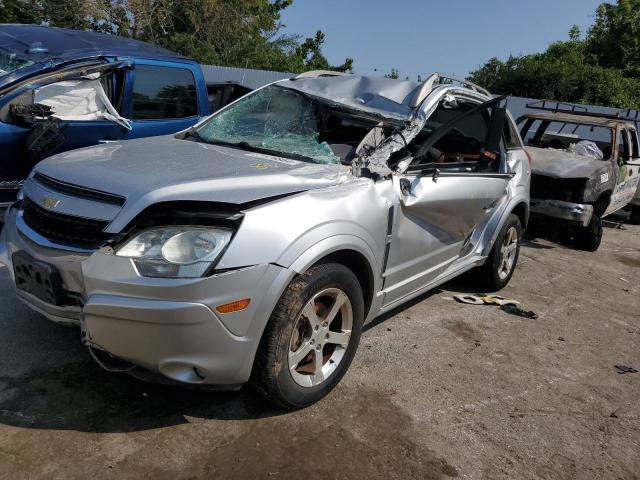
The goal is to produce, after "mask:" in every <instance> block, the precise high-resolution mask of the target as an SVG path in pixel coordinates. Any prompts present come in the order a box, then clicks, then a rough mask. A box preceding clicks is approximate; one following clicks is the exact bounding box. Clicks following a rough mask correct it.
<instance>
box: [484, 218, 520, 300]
mask: <svg viewBox="0 0 640 480" xmlns="http://www.w3.org/2000/svg"><path fill="white" fill-rule="evenodd" d="M521 241H522V225H520V219H519V218H518V217H517V216H516V215H514V214H510V215H509V217H508V218H507V221H506V222H505V224H504V226H503V227H502V230H500V233H499V234H498V237H497V238H496V243H495V244H494V245H493V248H492V249H491V253H490V254H489V256H488V257H487V260H486V261H485V263H484V265H483V266H482V267H480V269H479V270H478V275H477V278H478V280H479V282H480V284H481V286H482V287H484V288H485V289H486V290H487V291H493V292H495V291H498V290H501V289H503V288H504V287H505V286H506V285H507V284H508V283H509V280H511V277H512V276H513V272H514V270H515V269H516V264H517V263H518V256H519V255H520V243H521Z"/></svg>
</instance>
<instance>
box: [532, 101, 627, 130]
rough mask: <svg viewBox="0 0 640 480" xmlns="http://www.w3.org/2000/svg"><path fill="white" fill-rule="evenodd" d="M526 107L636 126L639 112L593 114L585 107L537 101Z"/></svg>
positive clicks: (625, 111) (620, 111) (621, 111)
mask: <svg viewBox="0 0 640 480" xmlns="http://www.w3.org/2000/svg"><path fill="white" fill-rule="evenodd" d="M526 106H527V108H531V109H534V110H545V111H547V112H553V113H568V114H571V115H581V116H587V117H597V118H610V119H612V120H627V121H629V122H634V123H635V124H636V125H637V124H638V123H639V122H640V111H638V110H636V109H633V108H627V109H622V110H618V111H617V112H614V113H603V112H593V111H589V107H588V106H586V105H577V104H575V103H567V102H559V101H557V100H538V101H535V102H531V103H527V105H526Z"/></svg>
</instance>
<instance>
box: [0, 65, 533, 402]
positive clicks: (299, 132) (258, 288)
mask: <svg viewBox="0 0 640 480" xmlns="http://www.w3.org/2000/svg"><path fill="white" fill-rule="evenodd" d="M529 182H530V165H529V161H528V158H527V154H526V153H525V151H524V149H523V145H522V141H521V139H520V136H519V134H518V132H517V130H516V128H515V126H514V123H513V120H512V118H511V116H510V115H509V114H508V112H507V110H506V106H505V99H504V98H503V97H500V98H492V97H491V96H490V95H489V93H488V92H486V91H485V90H483V89H481V88H480V87H477V86H475V85H473V84H469V83H468V82H463V81H459V80H455V79H451V78H447V77H443V76H440V75H438V74H434V75H432V76H431V77H429V79H427V80H426V81H425V82H424V83H420V84H417V83H414V82H410V81H397V80H391V79H386V78H374V77H361V76H354V75H336V74H334V73H332V72H312V73H307V74H302V75H299V76H298V77H295V78H291V79H288V80H284V81H281V82H277V83H274V84H271V85H268V86H266V87H264V88H261V89H259V90H257V91H255V92H253V93H251V94H249V95H247V96H245V97H243V98H241V99H239V100H237V101H236V102H235V103H232V104H231V105H229V106H227V107H226V108H224V109H223V110H221V111H220V112H218V113H216V114H215V115H213V116H211V117H209V118H208V119H206V120H205V121H203V122H201V123H200V124H198V125H196V126H195V127H193V128H191V129H189V130H188V131H184V132H181V133H180V134H178V135H175V136H164V137H156V138H147V139H143V140H130V141H126V142H121V143H109V144H105V145H101V146H97V147H90V148H85V149H81V150H75V151H71V152H67V153H63V154H60V155H57V156H54V157H51V158H50V159H48V160H45V161H43V162H42V163H40V164H39V165H38V166H37V167H36V169H35V170H34V172H33V173H32V174H31V176H30V178H29V179H28V180H27V182H26V184H25V186H24V188H23V191H22V195H21V198H20V200H18V202H16V203H15V204H14V205H13V206H12V207H11V208H10V209H9V210H8V212H7V215H6V226H5V228H4V230H3V232H2V237H1V242H0V261H2V262H3V263H4V264H6V265H7V266H8V268H9V271H10V272H11V275H12V278H13V280H14V282H15V285H16V292H17V294H18V296H19V298H20V299H21V300H23V301H24V302H25V303H26V304H27V305H28V306H30V307H31V308H33V309H34V310H36V311H38V312H41V313H42V314H43V315H45V316H46V317H48V318H49V319H51V320H53V321H57V322H65V323H72V324H80V326H81V330H82V338H83V341H84V342H85V344H86V345H87V346H88V347H89V349H90V351H91V353H92V355H93V356H94V357H95V359H96V360H97V361H98V362H99V363H101V364H102V365H103V366H105V367H107V368H109V369H117V370H122V371H129V372H130V373H132V374H133V375H136V376H139V377H144V378H152V379H163V380H165V381H177V382H183V383H190V384H208V385H216V386H218V387H224V388H228V389H232V388H238V387H239V386H240V385H241V384H243V383H245V382H247V381H249V380H251V382H252V383H253V384H254V385H255V386H257V387H258V389H259V390H260V391H262V392H263V393H264V394H266V395H267V396H268V397H269V398H270V399H271V400H273V401H274V402H276V403H278V404H280V405H282V406H285V407H287V408H300V407H304V406H306V405H309V404H311V403H313V402H315V401H317V400H319V399H320V398H322V397H323V396H324V395H326V394H327V393H328V392H329V391H331V389H333V388H334V387H335V385H336V384H337V383H338V382H339V381H340V379H341V378H342V376H343V375H344V374H345V372H346V371H347V369H348V368H349V364H350V363H351V360H352V359H353V356H354V354H355V352H356V349H357V346H358V342H359V339H360V333H361V330H362V325H363V323H366V322H367V321H370V320H372V319H373V318H375V317H377V316H378V315H380V314H382V313H384V312H387V311H389V310H391V309H393V308H395V307H397V306H399V305H401V304H403V303H405V302H407V301H408V300H410V299H412V298H414V297H416V296H418V295H420V294H422V293H423V292H426V291H427V290H430V289H432V288H434V287H435V286H437V285H440V284H442V283H444V282H446V281H447V280H450V279H452V278H453V277H455V276H457V275H460V274H461V273H463V272H466V271H468V270H471V269H474V268H475V269H476V271H477V273H478V275H477V278H478V280H479V282H480V284H481V285H480V284H479V286H478V289H486V290H498V289H500V288H502V287H504V286H505V285H506V284H507V283H508V282H509V279H510V278H511V275H512V274H513V271H514V269H515V266H516V262H517V259H518V252H519V247H520V239H521V236H522V230H523V229H524V228H525V227H526V224H527V219H528V215H529Z"/></svg>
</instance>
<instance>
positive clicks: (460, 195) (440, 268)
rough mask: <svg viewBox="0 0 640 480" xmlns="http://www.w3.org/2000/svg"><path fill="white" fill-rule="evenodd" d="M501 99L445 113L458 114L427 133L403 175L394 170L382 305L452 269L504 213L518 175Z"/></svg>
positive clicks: (484, 237) (452, 115)
mask: <svg viewBox="0 0 640 480" xmlns="http://www.w3.org/2000/svg"><path fill="white" fill-rule="evenodd" d="M500 101H502V99H496V100H492V101H489V102H486V103H484V104H480V105H476V106H475V107H474V108H471V109H470V110H467V111H465V112H460V114H457V115H456V114H452V113H451V112H450V111H449V112H446V114H444V113H443V114H442V115H441V117H443V118H451V117H453V118H451V120H450V121H448V122H446V123H445V124H443V125H441V126H440V127H437V128H435V129H434V130H433V131H432V132H431V133H430V134H429V135H428V137H427V140H426V141H425V142H424V143H423V144H422V145H421V146H420V148H419V149H418V150H417V151H416V152H415V155H414V158H413V159H412V161H411V163H410V164H409V166H408V168H407V169H406V171H405V173H403V174H396V175H394V177H393V188H394V192H395V195H396V199H397V206H396V209H395V211H396V215H395V219H394V224H393V234H392V241H391V244H390V247H389V252H388V256H387V262H386V268H385V273H384V279H385V283H384V285H385V286H384V289H385V293H386V296H385V304H390V303H393V302H394V301H396V300H399V299H401V298H402V297H404V296H406V295H408V294H411V293H412V292H414V291H416V290H418V289H420V288H422V287H424V286H425V285H427V284H429V283H430V282H432V281H433V280H435V279H436V278H437V277H439V276H441V275H443V274H445V273H447V272H448V271H454V270H455V265H454V264H455V263H456V261H457V260H458V259H461V258H464V257H466V256H468V255H470V254H471V252H473V251H474V249H475V247H476V246H478V244H479V243H480V242H481V241H483V240H484V241H486V237H487V235H484V232H485V229H486V228H485V227H486V226H487V225H488V224H489V222H490V220H491V219H492V218H493V217H494V216H496V215H499V214H500V212H501V210H502V207H503V205H504V204H505V203H506V201H507V198H508V191H507V189H508V184H509V180H510V179H511V178H512V177H513V174H512V173H510V172H509V167H508V165H507V155H506V153H505V151H504V148H503V144H502V133H503V130H504V126H505V120H506V107H502V108H499V107H498V104H499V103H500ZM440 108H444V107H439V109H440ZM454 113H457V112H454ZM437 115H438V109H437V110H436V111H435V112H434V116H437ZM427 123H429V122H427ZM436 124H437V122H436ZM490 233H491V232H489V234H490Z"/></svg>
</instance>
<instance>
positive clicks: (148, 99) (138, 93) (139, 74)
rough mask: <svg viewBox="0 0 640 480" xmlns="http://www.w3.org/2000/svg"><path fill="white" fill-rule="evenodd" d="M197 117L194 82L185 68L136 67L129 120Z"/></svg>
mask: <svg viewBox="0 0 640 480" xmlns="http://www.w3.org/2000/svg"><path fill="white" fill-rule="evenodd" d="M197 114H198V103H197V98H196V83H195V79H194V77H193V73H191V71H190V70H188V69H186V68H172V67H160V66H155V65H137V66H136V67H135V69H134V80H133V114H132V116H133V118H134V119H135V120H159V119H172V118H188V117H193V116H196V115H197Z"/></svg>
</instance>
